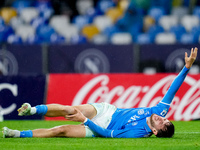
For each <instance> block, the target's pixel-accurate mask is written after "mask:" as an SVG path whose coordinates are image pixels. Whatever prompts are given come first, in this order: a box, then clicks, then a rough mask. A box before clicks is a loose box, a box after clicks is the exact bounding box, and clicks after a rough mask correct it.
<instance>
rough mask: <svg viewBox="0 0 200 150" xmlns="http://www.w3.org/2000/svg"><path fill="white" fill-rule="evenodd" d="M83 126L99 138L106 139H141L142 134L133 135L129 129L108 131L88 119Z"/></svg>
mask: <svg viewBox="0 0 200 150" xmlns="http://www.w3.org/2000/svg"><path fill="white" fill-rule="evenodd" d="M84 125H86V126H88V127H89V128H90V129H91V130H92V131H94V132H96V133H97V134H98V135H100V136H101V137H107V138H138V137H143V136H142V134H139V133H137V134H136V133H135V132H134V131H133V130H129V129H121V130H110V129H104V128H102V127H100V126H98V125H96V124H95V123H93V122H92V121H91V120H90V119H87V121H86V122H85V123H84Z"/></svg>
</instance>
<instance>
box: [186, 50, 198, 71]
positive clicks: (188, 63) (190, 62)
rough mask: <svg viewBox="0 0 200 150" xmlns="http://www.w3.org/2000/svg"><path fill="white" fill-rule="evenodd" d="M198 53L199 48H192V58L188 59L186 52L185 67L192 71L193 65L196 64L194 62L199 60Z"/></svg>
mask: <svg viewBox="0 0 200 150" xmlns="http://www.w3.org/2000/svg"><path fill="white" fill-rule="evenodd" d="M197 51H198V48H196V47H195V48H194V49H193V48H191V52H190V56H189V57H188V54H187V52H185V67H186V68H188V69H190V68H191V67H192V64H193V63H194V61H195V60H196V58H197Z"/></svg>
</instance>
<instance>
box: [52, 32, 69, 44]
mask: <svg viewBox="0 0 200 150" xmlns="http://www.w3.org/2000/svg"><path fill="white" fill-rule="evenodd" d="M65 42H66V40H65V38H64V37H63V36H61V35H59V34H57V33H53V34H52V35H51V37H50V43H51V44H62V43H65Z"/></svg>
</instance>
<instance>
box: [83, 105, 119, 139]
mask: <svg viewBox="0 0 200 150" xmlns="http://www.w3.org/2000/svg"><path fill="white" fill-rule="evenodd" d="M90 105H92V106H94V108H95V109H96V110H97V115H96V116H95V117H94V118H92V120H91V121H92V122H94V123H95V124H97V125H98V126H100V127H102V128H104V129H106V128H107V127H108V125H109V124H110V122H111V120H112V115H113V114H114V112H115V111H116V109H117V108H116V107H115V106H114V105H111V104H108V103H105V102H102V103H91V104H90ZM85 130H86V136H85V137H94V136H98V134H97V133H95V132H93V131H92V130H91V129H90V128H89V127H88V126H85Z"/></svg>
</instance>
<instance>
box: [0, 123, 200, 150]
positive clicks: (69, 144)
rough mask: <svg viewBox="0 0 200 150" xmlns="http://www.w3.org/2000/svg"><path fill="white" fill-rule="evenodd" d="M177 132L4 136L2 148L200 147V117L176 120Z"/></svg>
mask: <svg viewBox="0 0 200 150" xmlns="http://www.w3.org/2000/svg"><path fill="white" fill-rule="evenodd" d="M71 123H72V124H75V123H74V122H66V121H4V122H1V123H0V127H1V128H2V127H3V126H7V127H9V128H12V129H18V130H28V129H36V128H51V127H53V126H58V125H63V124H71ZM173 123H174V125H175V128H176V132H175V135H174V137H173V138H156V137H155V136H152V137H150V138H137V139H117V138H114V139H112V138H23V139H22V138H6V139H4V138H2V133H1V137H0V150H60V149H62V150H73V149H75V150H77V149H80V150H83V149H85V150H90V149H92V150H98V149H99V150H118V149H119V150H126V149H131V150H132V149H137V150H138V149H142V150H145V149H146V150H151V149H152V150H165V149H167V150H168V149H169V150H174V149H180V150H193V149H198V150H200V121H189V122H183V121H177V122H173Z"/></svg>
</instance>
